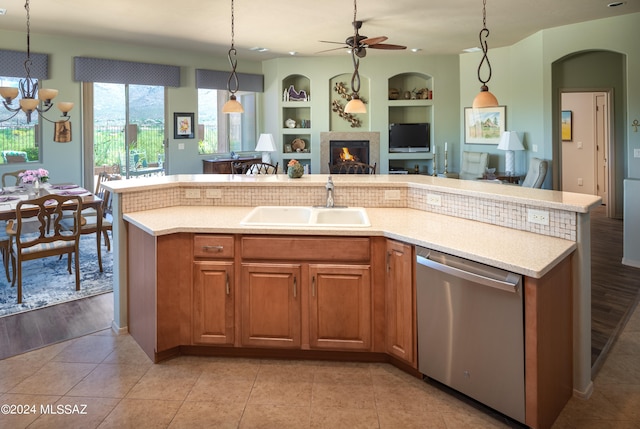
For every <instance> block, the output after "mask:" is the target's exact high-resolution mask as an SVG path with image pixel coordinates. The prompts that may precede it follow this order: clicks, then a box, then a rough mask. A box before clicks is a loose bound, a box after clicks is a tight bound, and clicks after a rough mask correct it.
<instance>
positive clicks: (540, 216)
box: [527, 209, 549, 225]
mask: <svg viewBox="0 0 640 429" xmlns="http://www.w3.org/2000/svg"><path fill="white" fill-rule="evenodd" d="M527 221H529V222H530V223H537V224H538V225H549V212H548V211H546V210H536V209H528V210H527Z"/></svg>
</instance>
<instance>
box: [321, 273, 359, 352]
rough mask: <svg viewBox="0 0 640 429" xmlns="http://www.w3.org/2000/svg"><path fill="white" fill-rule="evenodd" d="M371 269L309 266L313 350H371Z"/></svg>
mask: <svg viewBox="0 0 640 429" xmlns="http://www.w3.org/2000/svg"><path fill="white" fill-rule="evenodd" d="M370 277H371V276H370V267H369V265H333V264H311V265H309V282H310V284H309V287H310V290H309V346H310V347H311V348H319V349H340V350H370V349H371V333H372V327H371V323H372V320H371V306H372V304H371V279H370Z"/></svg>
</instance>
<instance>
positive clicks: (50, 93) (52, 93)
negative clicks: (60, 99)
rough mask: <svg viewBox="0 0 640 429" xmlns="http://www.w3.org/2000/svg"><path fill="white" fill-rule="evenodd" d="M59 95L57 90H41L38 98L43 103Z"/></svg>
mask: <svg viewBox="0 0 640 429" xmlns="http://www.w3.org/2000/svg"><path fill="white" fill-rule="evenodd" d="M57 95H58V90H57V89H48V88H40V89H39V90H38V98H39V99H40V100H42V101H51V100H53V99H54V98H56V96H57Z"/></svg>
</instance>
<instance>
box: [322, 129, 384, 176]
mask: <svg viewBox="0 0 640 429" xmlns="http://www.w3.org/2000/svg"><path fill="white" fill-rule="evenodd" d="M343 148H346V149H347V152H348V154H347V152H345V150H343ZM340 155H342V158H341V157H340ZM348 155H350V156H352V157H353V160H354V161H358V162H363V163H366V164H371V165H373V164H379V163H380V133H377V132H366V131H365V132H335V131H331V132H322V133H320V172H321V173H329V165H330V164H331V165H334V164H336V163H337V162H345V159H344V158H345V156H346V157H348Z"/></svg>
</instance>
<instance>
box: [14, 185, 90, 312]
mask: <svg viewBox="0 0 640 429" xmlns="http://www.w3.org/2000/svg"><path fill="white" fill-rule="evenodd" d="M71 208H73V213H74V216H75V224H76V225H80V212H81V211H82V198H81V197H79V196H76V195H73V196H67V195H54V194H52V195H45V196H42V197H39V198H35V199H32V200H24V201H20V202H18V205H17V206H16V219H15V221H9V225H10V226H11V228H7V230H8V231H9V232H10V235H13V239H14V243H13V246H12V248H11V259H12V265H13V268H14V273H15V276H14V278H13V282H12V285H15V284H16V282H17V285H18V289H17V295H18V304H20V303H22V263H23V262H25V261H30V260H33V259H39V258H46V257H49V256H57V255H65V254H66V255H67V270H68V271H69V274H71V255H74V260H75V274H76V290H80V256H79V246H80V228H79V227H75V228H72V229H71V230H70V229H68V228H66V227H64V226H63V225H62V220H63V218H64V216H63V212H68V211H69V210H70V209H71ZM34 219H35V220H36V221H37V222H38V223H39V228H38V231H37V232H36V233H27V234H25V233H24V231H23V229H24V224H25V222H30V221H32V220H34Z"/></svg>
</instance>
